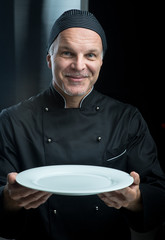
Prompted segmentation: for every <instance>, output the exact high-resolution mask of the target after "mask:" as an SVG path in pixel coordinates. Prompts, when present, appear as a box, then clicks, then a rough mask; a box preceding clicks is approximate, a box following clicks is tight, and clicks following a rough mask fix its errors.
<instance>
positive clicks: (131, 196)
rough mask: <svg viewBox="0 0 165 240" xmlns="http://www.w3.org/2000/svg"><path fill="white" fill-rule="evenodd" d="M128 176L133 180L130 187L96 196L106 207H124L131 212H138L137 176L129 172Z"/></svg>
mask: <svg viewBox="0 0 165 240" xmlns="http://www.w3.org/2000/svg"><path fill="white" fill-rule="evenodd" d="M130 175H131V176H132V177H133V178H134V182H133V184H132V185H131V186H130V187H126V188H124V189H121V190H117V191H113V192H107V193H101V194H99V195H98V196H99V198H100V199H101V200H102V201H104V203H105V204H106V205H107V206H108V207H114V208H116V209H120V208H121V207H125V208H127V209H130V210H133V211H139V210H141V209H142V200H141V193H140V189H139V184H140V177H139V174H138V173H136V172H131V173H130Z"/></svg>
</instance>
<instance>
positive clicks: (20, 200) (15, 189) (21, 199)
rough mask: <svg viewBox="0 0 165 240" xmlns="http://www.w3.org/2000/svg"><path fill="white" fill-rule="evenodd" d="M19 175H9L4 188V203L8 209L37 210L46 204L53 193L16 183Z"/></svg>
mask: <svg viewBox="0 0 165 240" xmlns="http://www.w3.org/2000/svg"><path fill="white" fill-rule="evenodd" d="M16 176H17V173H9V174H8V176H7V184H6V186H5V188H4V203H5V206H6V209H9V210H19V209H20V208H22V207H23V208H25V209H30V208H37V207H39V206H40V205H41V204H43V203H45V202H46V201H47V200H48V198H49V197H50V196H51V193H47V192H42V191H37V190H34V189H30V188H26V187H23V186H21V185H20V184H18V183H17V182H16Z"/></svg>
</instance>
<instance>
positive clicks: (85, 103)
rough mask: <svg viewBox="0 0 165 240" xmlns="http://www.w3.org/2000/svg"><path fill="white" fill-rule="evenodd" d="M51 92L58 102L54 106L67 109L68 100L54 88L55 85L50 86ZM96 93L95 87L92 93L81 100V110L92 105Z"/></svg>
mask: <svg viewBox="0 0 165 240" xmlns="http://www.w3.org/2000/svg"><path fill="white" fill-rule="evenodd" d="M50 91H51V93H52V94H53V96H54V97H55V98H56V102H55V103H54V104H56V105H58V106H59V107H62V108H66V100H65V98H64V96H63V95H62V94H61V93H59V92H58V91H57V90H56V89H55V88H54V86H53V84H51V86H50ZM94 92H95V91H94V87H92V89H91V91H90V92H89V93H88V94H86V95H85V96H84V97H83V98H82V99H81V102H80V107H79V108H86V107H88V106H89V105H91V104H90V103H91V100H92V99H93V95H94Z"/></svg>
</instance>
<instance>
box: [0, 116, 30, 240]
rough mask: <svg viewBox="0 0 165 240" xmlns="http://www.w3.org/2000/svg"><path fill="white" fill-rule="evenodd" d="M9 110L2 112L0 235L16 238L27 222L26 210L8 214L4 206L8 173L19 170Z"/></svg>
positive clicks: (0, 128)
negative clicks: (4, 191)
mask: <svg viewBox="0 0 165 240" xmlns="http://www.w3.org/2000/svg"><path fill="white" fill-rule="evenodd" d="M12 133H13V130H12V125H11V124H10V119H9V117H8V114H7V111H3V112H2V113H1V114H0V236H2V237H5V238H15V236H16V235H17V234H18V232H20V230H21V228H22V226H23V225H24V224H25V219H26V211H25V210H24V209H23V210H21V211H19V212H18V213H17V214H16V213H10V214H7V213H6V212H5V211H4V207H3V190H4V186H5V184H6V179H7V174H8V173H10V172H17V170H18V169H17V164H16V162H17V158H16V153H15V146H14V135H12Z"/></svg>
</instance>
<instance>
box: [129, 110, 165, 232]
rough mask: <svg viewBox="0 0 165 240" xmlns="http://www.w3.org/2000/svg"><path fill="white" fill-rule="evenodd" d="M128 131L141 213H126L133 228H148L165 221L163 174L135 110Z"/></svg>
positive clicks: (152, 144) (131, 165)
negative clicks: (141, 206)
mask: <svg viewBox="0 0 165 240" xmlns="http://www.w3.org/2000/svg"><path fill="white" fill-rule="evenodd" d="M128 132H129V135H128V139H129V140H128V149H127V155H128V168H129V171H136V172H138V173H139V175H140V180H141V183H140V191H141V195H142V201H143V214H142V213H141V214H137V215H136V214H134V216H133V214H132V213H128V212H127V216H129V223H130V225H131V227H132V228H133V229H135V230H138V229H137V228H139V229H140V230H142V231H149V230H151V229H153V228H154V227H156V226H157V225H159V224H161V223H162V222H163V221H165V173H164V172H163V170H162V169H161V167H160V164H159V161H158V157H157V148H156V145H155V142H154V140H153V138H152V136H151V134H150V132H149V129H148V126H147V124H146V122H145V120H144V119H143V117H142V116H141V114H140V113H139V111H138V110H136V111H135V113H134V115H133V117H132V118H131V120H130V122H129V129H128ZM125 212H126V211H125ZM133 218H134V220H133Z"/></svg>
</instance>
